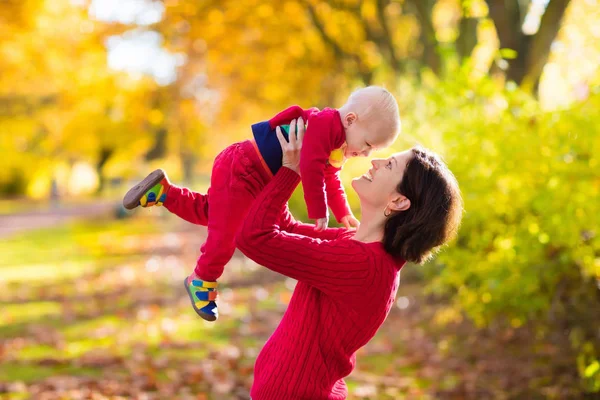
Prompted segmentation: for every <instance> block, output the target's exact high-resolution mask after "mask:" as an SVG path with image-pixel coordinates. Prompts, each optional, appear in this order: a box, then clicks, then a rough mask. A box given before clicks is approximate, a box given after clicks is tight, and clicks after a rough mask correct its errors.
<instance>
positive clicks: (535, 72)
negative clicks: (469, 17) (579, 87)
mask: <svg viewBox="0 0 600 400" xmlns="http://www.w3.org/2000/svg"><path fill="white" fill-rule="evenodd" d="M569 2H570V0H550V1H549V3H548V6H547V7H546V11H545V12H544V15H543V16H542V19H541V22H540V28H539V29H538V31H537V33H535V34H534V35H525V34H524V33H523V29H522V25H523V19H524V15H525V12H526V10H522V9H521V7H520V4H519V0H487V4H488V8H489V16H490V18H491V19H492V20H493V21H494V25H495V26H496V32H497V34H498V39H499V41H500V48H501V49H503V48H508V49H513V50H515V51H516V52H517V56H516V58H514V59H510V60H506V61H507V63H508V69H507V71H506V78H507V79H509V80H512V81H515V82H516V83H517V84H519V85H521V86H522V87H524V88H525V89H527V90H531V91H534V90H536V89H537V85H538V83H539V80H540V77H541V75H542V71H543V69H544V66H545V65H546V62H547V61H548V56H549V54H550V48H551V46H552V42H553V41H554V39H555V38H556V35H557V34H558V31H559V29H560V25H561V21H562V18H563V16H564V13H565V10H566V8H567V6H568V5H569Z"/></svg>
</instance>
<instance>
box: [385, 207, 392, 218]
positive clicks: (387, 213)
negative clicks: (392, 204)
mask: <svg viewBox="0 0 600 400" xmlns="http://www.w3.org/2000/svg"><path fill="white" fill-rule="evenodd" d="M383 215H385V216H386V217H389V216H390V215H392V210H388V206H385V209H384V210H383Z"/></svg>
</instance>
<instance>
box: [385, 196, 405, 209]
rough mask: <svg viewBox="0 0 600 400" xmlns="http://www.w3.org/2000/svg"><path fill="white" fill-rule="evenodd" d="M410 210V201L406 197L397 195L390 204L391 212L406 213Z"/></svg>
mask: <svg viewBox="0 0 600 400" xmlns="http://www.w3.org/2000/svg"><path fill="white" fill-rule="evenodd" d="M409 208H410V200H409V199H408V198H407V197H406V196H404V195H401V194H399V195H397V196H396V197H395V198H393V199H392V200H390V202H389V203H388V209H389V210H391V211H406V210H408V209H409Z"/></svg>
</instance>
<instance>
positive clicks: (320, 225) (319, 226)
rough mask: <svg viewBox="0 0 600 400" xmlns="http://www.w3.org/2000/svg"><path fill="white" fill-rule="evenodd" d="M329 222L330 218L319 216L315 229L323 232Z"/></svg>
mask: <svg viewBox="0 0 600 400" xmlns="http://www.w3.org/2000/svg"><path fill="white" fill-rule="evenodd" d="M328 223H329V218H327V217H325V218H319V219H318V220H316V221H315V231H317V232H321V231H322V230H325V228H327V224H328Z"/></svg>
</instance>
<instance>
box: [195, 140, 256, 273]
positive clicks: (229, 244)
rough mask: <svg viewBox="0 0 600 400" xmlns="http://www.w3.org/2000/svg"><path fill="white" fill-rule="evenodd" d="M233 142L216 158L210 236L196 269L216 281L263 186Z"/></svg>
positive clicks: (209, 214) (209, 191) (212, 179)
mask: <svg viewBox="0 0 600 400" xmlns="http://www.w3.org/2000/svg"><path fill="white" fill-rule="evenodd" d="M238 147H239V146H238V145H233V146H231V147H230V148H228V149H226V150H225V151H224V152H223V153H221V155H219V157H217V159H216V160H215V164H214V166H213V171H212V175H211V187H210V189H209V190H208V193H209V195H210V207H209V208H208V236H207V238H206V242H205V243H204V245H203V246H202V248H201V252H202V254H201V255H200V257H199V258H198V261H197V263H196V268H195V269H194V272H195V273H196V276H198V277H199V278H200V279H202V280H205V281H216V280H217V279H218V278H219V277H220V276H221V275H222V274H223V270H224V268H225V264H227V263H228V262H229V260H230V259H231V257H232V256H233V253H234V251H235V235H236V233H237V231H238V229H239V227H240V225H241V223H242V221H243V220H244V218H245V217H246V215H247V213H248V210H249V209H250V205H251V204H252V201H254V199H255V198H256V195H257V194H258V192H259V191H260V190H261V189H262V187H264V184H263V182H262V180H253V179H248V178H251V176H252V174H253V172H252V169H251V168H248V165H247V163H245V162H244V153H243V152H242V151H241V150H240V149H239V148H238Z"/></svg>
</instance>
